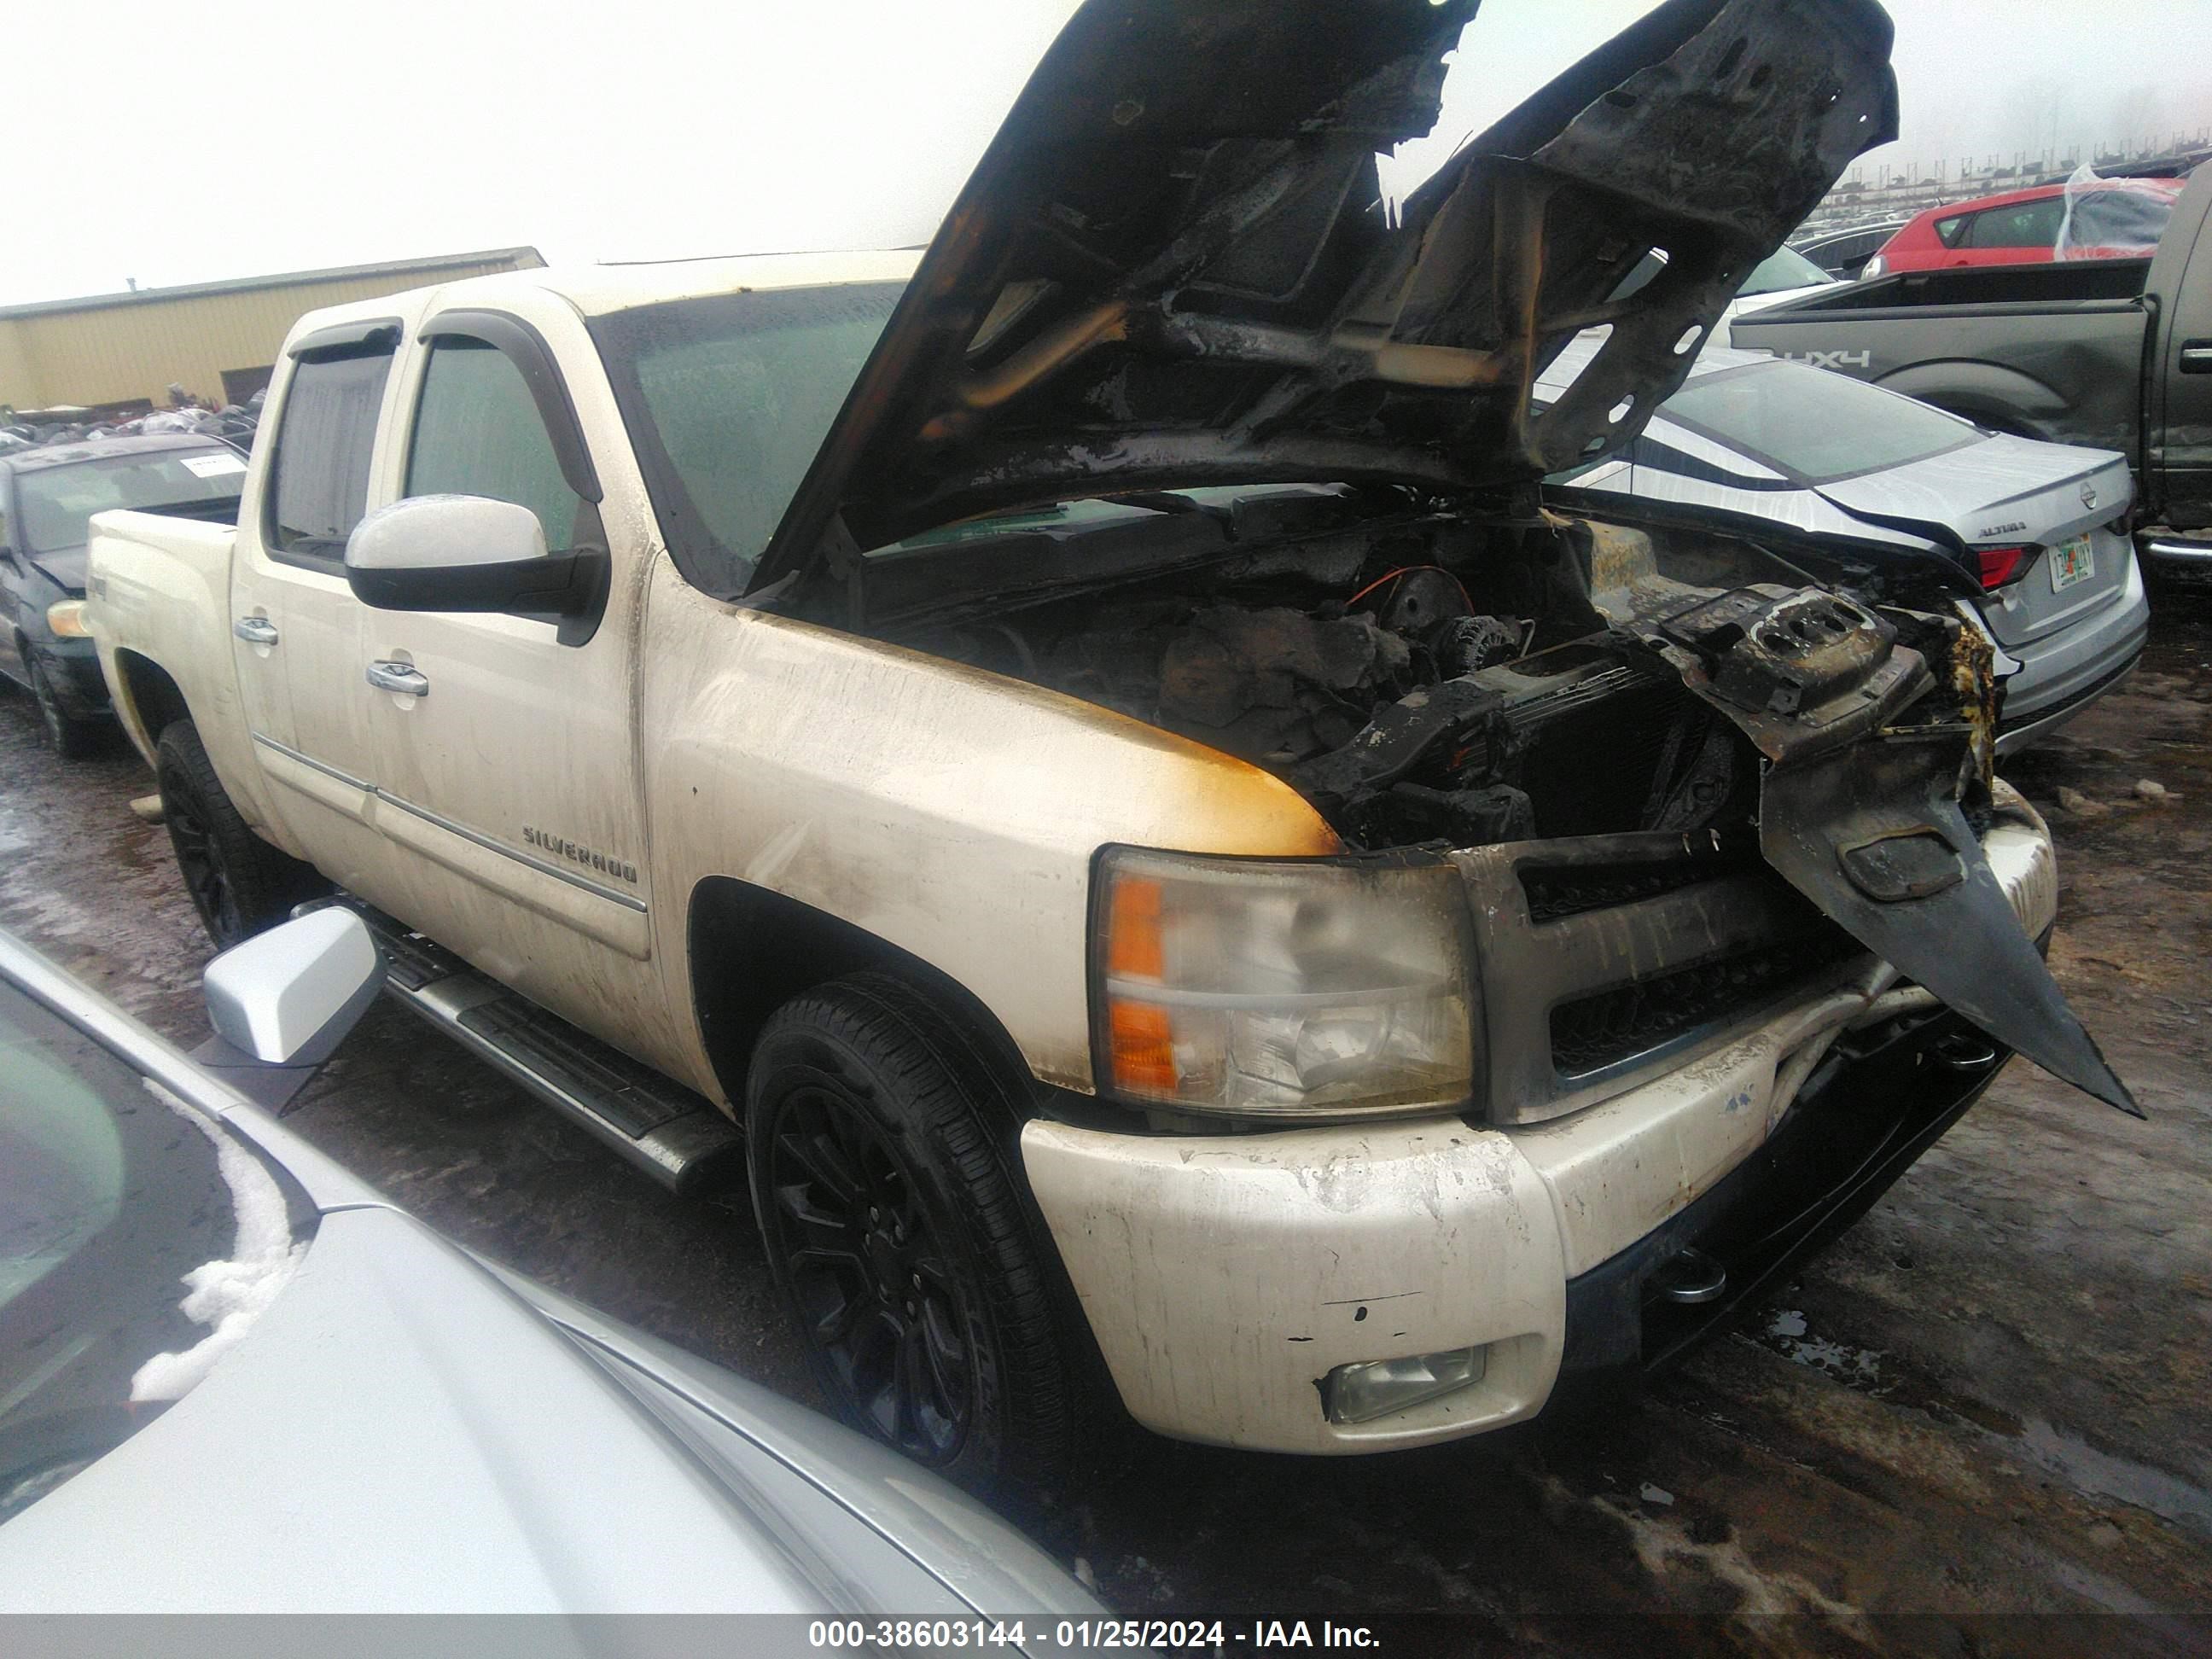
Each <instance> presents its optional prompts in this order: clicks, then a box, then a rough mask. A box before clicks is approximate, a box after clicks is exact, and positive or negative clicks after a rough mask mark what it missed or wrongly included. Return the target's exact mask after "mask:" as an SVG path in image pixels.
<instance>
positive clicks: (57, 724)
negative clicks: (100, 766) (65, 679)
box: [18, 646, 101, 760]
mask: <svg viewBox="0 0 2212 1659" xmlns="http://www.w3.org/2000/svg"><path fill="white" fill-rule="evenodd" d="M18 648H19V649H20V650H21V652H22V656H23V665H24V668H25V670H26V671H27V673H26V678H27V679H28V680H29V681H30V683H31V696H32V699H33V701H34V702H37V704H38V705H39V719H40V720H41V721H42V722H43V723H44V724H45V726H46V747H47V748H49V749H51V750H53V751H54V753H55V754H57V755H58V756H60V757H61V758H62V759H64V760H82V759H84V758H85V757H87V756H88V755H90V754H92V753H94V751H95V750H98V749H99V747H100V736H101V732H100V727H99V726H95V725H94V724H93V723H92V722H91V721H90V720H82V719H80V718H78V717H77V716H76V715H75V714H70V712H69V710H68V709H66V708H63V707H62V705H61V699H60V698H59V697H58V696H56V695H55V693H54V682H53V677H52V675H51V674H49V673H47V672H46V666H45V665H43V664H42V663H40V660H39V659H38V658H37V656H36V655H35V654H33V652H32V651H31V650H30V648H29V647H27V646H25V647H18Z"/></svg>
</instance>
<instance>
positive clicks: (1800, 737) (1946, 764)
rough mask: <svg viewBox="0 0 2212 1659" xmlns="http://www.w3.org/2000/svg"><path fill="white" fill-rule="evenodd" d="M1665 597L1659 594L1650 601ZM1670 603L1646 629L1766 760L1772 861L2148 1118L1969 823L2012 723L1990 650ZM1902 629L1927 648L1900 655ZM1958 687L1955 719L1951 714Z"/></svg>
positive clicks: (1838, 616) (1840, 601)
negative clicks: (1969, 798) (2072, 1002)
mask: <svg viewBox="0 0 2212 1659" xmlns="http://www.w3.org/2000/svg"><path fill="white" fill-rule="evenodd" d="M1658 592H1659V590H1657V589H1656V588H1653V587H1650V586H1647V587H1646V589H1645V591H1644V598H1645V599H1647V601H1648V600H1649V599H1652V598H1656V597H1657V596H1658ZM1693 594H1696V597H1695V599H1692V597H1691V596H1692V595H1693ZM1615 597H1616V602H1618V595H1616V596H1615ZM1671 599H1672V603H1662V605H1660V606H1659V611H1660V614H1657V615H1654V614H1653V613H1652V612H1651V611H1645V612H1644V615H1642V616H1640V617H1637V618H1636V620H1635V621H1634V622H1632V623H1631V628H1632V631H1634V632H1636V633H1637V634H1638V635H1639V636H1640V637H1641V638H1642V640H1643V642H1644V644H1645V645H1646V646H1647V647H1650V648H1651V649H1653V650H1655V651H1656V652H1657V653H1659V654H1660V655H1662V657H1664V658H1665V659H1667V660H1668V662H1669V663H1671V664H1672V665H1674V667H1675V668H1676V670H1677V671H1679V672H1680V674H1681V676H1682V679H1683V683H1684V684H1686V685H1687V686H1688V687H1689V688H1690V690H1692V691H1693V692H1694V693H1696V694H1697V695H1698V696H1700V697H1702V698H1704V699H1705V701H1706V702H1709V703H1711V705H1712V706H1713V707H1714V708H1717V709H1719V710H1721V711H1722V712H1723V713H1724V714H1727V715H1728V716H1729V719H1730V720H1733V721H1734V722H1735V724H1736V726H1738V727H1739V728H1740V729H1741V731H1742V732H1744V733H1745V735H1747V737H1748V738H1750V739H1751V740H1752V742H1753V744H1755V745H1756V746H1757V748H1758V749H1759V753H1760V754H1761V755H1762V756H1763V757H1765V770H1764V772H1763V774H1762V776H1761V780H1760V786H1759V849H1760V851H1761V852H1762V853H1763V854H1765V858H1766V861H1767V862H1768V863H1769V864H1771V865H1772V866H1774V868H1775V869H1776V870H1777V871H1778V872H1781V874H1782V876H1783V878H1784V879H1785V880H1787V881H1788V882H1789V883H1790V885H1791V886H1793V887H1795V888H1796V890H1798V891H1799V892H1801V893H1802V894H1803V895H1804V896H1806V897H1807V898H1808V899H1810V900H1811V901H1812V902H1814V904H1815V905H1817V906H1819V907H1820V910H1821V912H1822V913H1823V914H1824V915H1826V916H1828V917H1829V918H1830V919H1831V920H1832V921H1835V922H1836V923H1837V924H1838V925H1839V926H1840V927H1843V928H1844V930H1845V931H1846V932H1848V933H1850V935H1851V936H1852V937H1853V938H1854V939H1857V940H1858V941H1859V942H1860V943H1861V944H1862V945H1865V946H1866V947H1867V948H1868V949H1869V950H1870V951H1875V953H1876V954H1878V955H1879V956H1881V957H1882V958H1883V959H1884V960H1885V961H1887V962H1888V963H1890V964H1891V965H1892V966H1893V967H1894V968H1896V969H1897V970H1898V972H1899V973H1900V974H1902V975H1905V976H1906V977H1907V978H1910V979H1911V980H1914V981H1917V982H1918V983H1919V984H1920V985H1922V986H1923V987H1925V988H1926V989H1927V990H1928V991H1929V992H1930V993H1931V994H1934V995H1935V996H1936V998H1937V999H1938V1000H1941V1001H1942V1002H1944V1003H1945V1004H1947V1005H1948V1006H1950V1007H1952V1008H1954V1009H1955V1010H1956V1011H1957V1012H1960V1014H1963V1015H1964V1016H1966V1018H1968V1019H1970V1020H1972V1021H1973V1023H1974V1024H1977V1025H1978V1026H1979V1027H1981V1029H1982V1030H1984V1031H1985V1032H1987V1033H1988V1034H1989V1035H1990V1036H1992V1037H1994V1038H1995V1039H1996V1041H1998V1042H2002V1043H2003V1044H2005V1045H2006V1046H2007V1047H2008V1048H2014V1049H2016V1050H2017V1051H2019V1052H2020V1053H2021V1054H2026V1055H2027V1057H2028V1058H2029V1059H2030V1060H2033V1061H2035V1063H2036V1064H2037V1065H2039V1066H2042V1067H2043V1068H2044V1069H2045V1071H2047V1072H2049V1073H2051V1074H2052V1075H2053V1076H2054V1077H2059V1078H2063V1079H2065V1080H2066V1081H2067V1082H2069V1083H2071V1084H2073V1085H2075V1087H2076V1088H2078V1089H2081V1090H2083V1091H2087V1093H2089V1094H2092V1095H2094V1096H2095V1097H2097V1098H2098V1099H2100V1100H2102V1101H2105V1102H2106V1103H2109V1104H2111V1105H2112V1106H2116V1107H2118V1109H2120V1110H2122V1111H2124V1112H2127V1113H2130V1114H2131V1115H2134V1116H2136V1117H2141V1116H2142V1111H2141V1110H2140V1109H2138V1108H2137V1107H2136V1103H2135V1100H2134V1097H2132V1096H2131V1095H2130V1094H2129V1092H2128V1089H2127V1085H2125V1084H2124V1083H2122V1082H2121V1081H2120V1079H2118V1077H2117V1076H2115V1075H2114V1074H2113V1072H2112V1067H2111V1066H2109V1065H2107V1064H2106V1060H2105V1057H2104V1055H2103V1054H2100V1052H2099V1051H2098V1048H2097V1045H2096V1043H2095V1042H2094V1041H2093V1039H2092V1038H2091V1037H2090V1036H2089V1034H2088V1032H2087V1030H2084V1029H2083V1027H2082V1024H2081V1020H2080V1019H2079V1018H2076V1016H2075V1012H2074V1011H2073V1009H2072V1008H2070V1007H2069V1006H2068V1005H2067V1002H2066V996H2065V993H2064V992H2063V991H2061V990H2060V989H2059V988H2058V984H2057V981H2056V980H2054V979H2052V978H2051V969H2050V968H2049V967H2048V966H2047V965H2046V964H2045V962H2044V960H2043V957H2042V953H2041V952H2040V951H2038V950H2037V949H2036V946H2035V945H2034V942H2033V940H2031V939H2029V938H2028V937H2027V933H2026V932H2025V931H2024V930H2023V929H2022V927H2021V923H2020V918H2019V917H2018V916H2017V915H2015V913H2014V911H2013V908H2012V905H2011V903H2010V902H2008V900H2007V899H2006V897H2005V894H2004V889H2003V888H2002V886H2001V885H2000V884H1999V883H1998V881H1997V878H1996V874H1995V872H1992V871H1991V870H1990V866H1989V860H1987V859H1986V858H1984V856H1983V854H1982V844H1981V839H1980V837H1979V836H1977V835H1976V834H1975V833H1974V829H1973V827H1972V825H1971V824H1970V823H1968V822H1967V820H1966V813H1965V811H1963V810H1962V809H1961V807H1960V794H1961V790H1962V787H1966V786H1969V785H1974V784H1978V785H1979V786H1981V787H1986V785H1987V783H1988V781H1989V777H1990V753H1991V750H1990V732H1992V731H1993V730H1994V726H1995V720H1996V692H1995V686H1994V681H1993V678H1992V676H1991V671H1990V660H1989V653H1987V652H1986V651H1983V652H1980V653H1976V651H1975V650H1974V648H1973V642H1972V641H1968V640H1965V639H1963V638H1961V637H1960V636H1961V635H1965V634H1966V633H1967V632H1968V630H1966V629H1962V628H1961V627H1960V624H1959V623H1956V622H1955V621H1954V620H1952V619H1950V618H1947V617H1927V616H1921V615H1919V614H1917V613H1902V612H1901V613H1897V618H1898V620H1893V619H1892V618H1891V617H1886V616H1883V615H1881V614H1877V613H1876V612H1875V611H1871V610H1869V609H1868V608H1867V607H1865V606H1863V605H1858V604H1857V603H1856V602H1855V601H1853V600H1851V599H1848V598H1845V597H1844V596H1842V595H1839V594H1836V593H1832V592H1827V591H1826V590H1824V589H1820V588H1802V589H1797V590H1794V591H1793V590H1790V589H1787V588H1782V587H1774V586H1755V587H1745V588H1739V589H1736V590H1735V591H1734V592H1728V593H1723V594H1720V595H1718V596H1712V595H1711V594H1710V593H1705V594H1697V592H1696V590H1692V589H1686V588H1680V587H1676V588H1674V589H1673V590H1672V594H1671ZM1900 620H1901V621H1903V622H1905V623H1907V624H1909V626H1910V629H1911V633H1912V635H1913V636H1914V637H1916V638H1917V639H1918V640H1919V641H1920V648H1918V649H1916V648H1914V647H1911V646H1909V645H1906V644H1905V643H1903V642H1902V641H1901V640H1900V637H1899V621H1900ZM1931 658H1935V659H1937V660H1939V661H1940V662H1941V663H1942V670H1943V671H1942V676H1941V678H1940V680H1939V677H1938V675H1937V674H1936V672H1935V671H1934V670H1933V669H1932V668H1931V665H1930V659H1931ZM1945 691H1948V693H1950V694H1951V696H1953V697H1955V699H1956V702H1954V703H1951V704H1949V705H1948V706H1946V704H1945V703H1944V702H1943V699H1942V693H1943V692H1945ZM1930 694H1934V695H1932V696H1931V695H1930ZM1931 705H1932V706H1933V708H1934V713H1935V716H1936V718H1935V719H1934V720H1933V721H1932V722H1930V721H1929V720H1927V719H1926V715H1927V711H1928V710H1929V708H1930V707H1931Z"/></svg>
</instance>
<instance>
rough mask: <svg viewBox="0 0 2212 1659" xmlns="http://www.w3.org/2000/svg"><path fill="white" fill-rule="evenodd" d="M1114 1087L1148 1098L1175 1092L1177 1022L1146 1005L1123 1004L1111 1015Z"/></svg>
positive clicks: (1118, 1004)
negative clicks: (1136, 1092)
mask: <svg viewBox="0 0 2212 1659" xmlns="http://www.w3.org/2000/svg"><path fill="white" fill-rule="evenodd" d="M1109 1013H1110V1018H1111V1020H1112V1026H1111V1030H1110V1036H1111V1037H1112V1048H1113V1052H1112V1054H1111V1060H1112V1063H1113V1070H1114V1083H1115V1087H1117V1088H1121V1089H1130V1090H1134V1091H1139V1092H1142V1093H1145V1094H1159V1095H1172V1094H1174V1093H1175V1091H1176V1067H1175V1022H1174V1020H1173V1019H1172V1018H1170V1015H1169V1013H1168V1011H1167V1010H1166V1009H1164V1008H1161V1007H1158V1006H1154V1005H1153V1004H1151V1003H1147V1002H1121V1001H1117V1002H1115V1004H1114V1006H1113V1007H1112V1009H1111V1010H1110V1011H1109Z"/></svg>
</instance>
